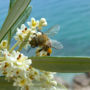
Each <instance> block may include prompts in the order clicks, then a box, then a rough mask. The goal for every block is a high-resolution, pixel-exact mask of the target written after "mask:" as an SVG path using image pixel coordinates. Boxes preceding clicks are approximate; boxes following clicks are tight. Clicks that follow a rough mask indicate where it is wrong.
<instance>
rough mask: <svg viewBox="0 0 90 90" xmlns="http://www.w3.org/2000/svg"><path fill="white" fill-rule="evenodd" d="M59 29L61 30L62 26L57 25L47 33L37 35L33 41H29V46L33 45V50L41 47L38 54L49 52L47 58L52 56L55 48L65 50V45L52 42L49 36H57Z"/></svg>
mask: <svg viewBox="0 0 90 90" xmlns="http://www.w3.org/2000/svg"><path fill="white" fill-rule="evenodd" d="M59 29H60V26H59V25H55V26H53V27H51V28H50V29H49V30H48V31H47V32H45V33H43V32H38V33H39V34H35V36H34V37H33V38H32V39H31V41H29V44H30V45H31V47H32V48H35V47H41V48H40V49H38V50H37V51H36V53H39V52H41V51H45V52H47V53H46V56H50V54H51V53H52V48H55V49H61V48H63V45H62V44H61V43H60V42H58V41H56V40H52V39H50V38H49V37H48V36H54V35H55V34H57V33H58V31H59Z"/></svg>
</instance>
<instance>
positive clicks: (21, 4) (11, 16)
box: [0, 0, 31, 42]
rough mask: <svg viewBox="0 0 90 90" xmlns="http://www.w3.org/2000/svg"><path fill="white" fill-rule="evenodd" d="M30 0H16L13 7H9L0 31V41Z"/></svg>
mask: <svg viewBox="0 0 90 90" xmlns="http://www.w3.org/2000/svg"><path fill="white" fill-rule="evenodd" d="M30 1H31V0H16V2H15V4H14V5H13V8H11V9H10V11H9V13H8V16H7V18H6V20H5V22H4V24H3V26H2V28H1V31H0V42H1V41H2V39H3V38H4V37H5V35H6V34H7V33H8V32H9V30H10V28H11V27H12V26H13V25H14V24H15V23H16V21H17V20H18V18H19V17H20V16H21V15H22V13H23V12H24V11H25V9H26V8H27V6H28V5H29V3H30Z"/></svg>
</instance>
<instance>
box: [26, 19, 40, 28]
mask: <svg viewBox="0 0 90 90" xmlns="http://www.w3.org/2000/svg"><path fill="white" fill-rule="evenodd" d="M27 24H28V25H29V26H30V28H31V29H32V30H36V27H37V26H38V24H39V21H36V20H35V18H31V21H30V22H27Z"/></svg>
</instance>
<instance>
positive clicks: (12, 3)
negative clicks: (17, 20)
mask: <svg viewBox="0 0 90 90" xmlns="http://www.w3.org/2000/svg"><path fill="white" fill-rule="evenodd" d="M15 2H16V0H10V6H9V9H11V8H12V7H13V5H14V4H15Z"/></svg>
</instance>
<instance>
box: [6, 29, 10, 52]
mask: <svg viewBox="0 0 90 90" xmlns="http://www.w3.org/2000/svg"><path fill="white" fill-rule="evenodd" d="M10 42H11V30H10V31H9V32H8V45H7V50H9V48H10Z"/></svg>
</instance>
